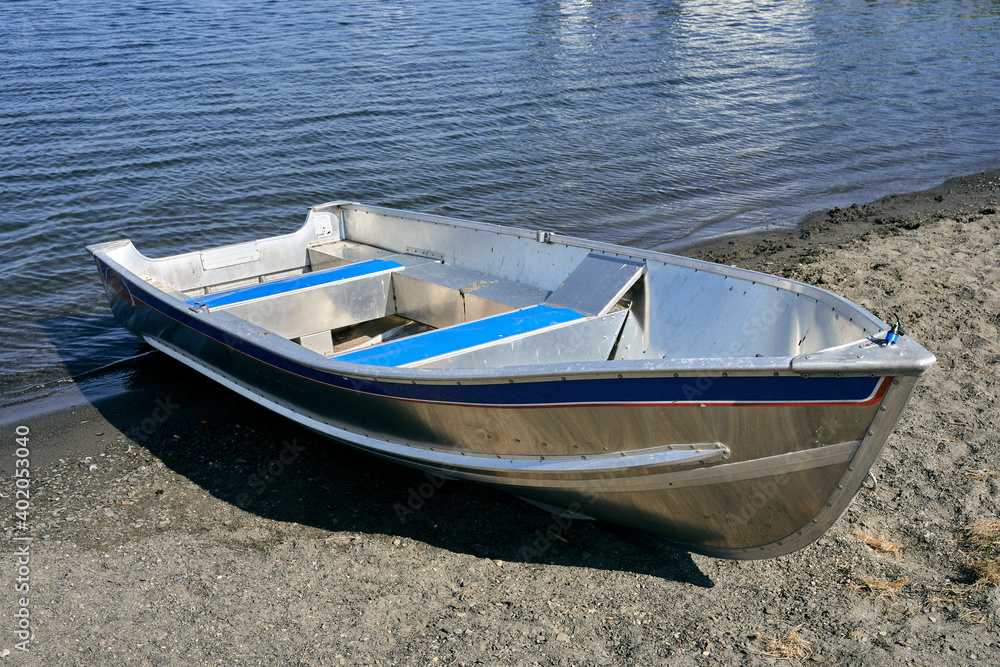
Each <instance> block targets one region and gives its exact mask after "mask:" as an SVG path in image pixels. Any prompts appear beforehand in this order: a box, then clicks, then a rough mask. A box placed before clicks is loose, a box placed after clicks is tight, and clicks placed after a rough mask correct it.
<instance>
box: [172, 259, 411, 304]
mask: <svg viewBox="0 0 1000 667" xmlns="http://www.w3.org/2000/svg"><path fill="white" fill-rule="evenodd" d="M402 268H403V265H402V264H400V263H398V262H394V261H391V260H385V259H372V260H368V261H366V262H358V263H356V264H347V265H344V266H338V267H335V268H332V269H323V270H321V271H312V272H310V273H303V274H302V275H299V276H291V277H289V278H280V279H278V280H272V281H270V282H266V283H259V284H256V285H248V286H246V287H237V288H235V289H231V290H226V291H224V292H216V293H215V294H206V295H204V296H197V297H192V298H190V299H187V300H186V303H188V304H191V305H199V306H208V307H209V308H221V307H223V306H232V305H234V304H237V303H244V302H247V301H253V300H256V299H263V298H266V297H271V296H275V295H278V294H285V293H287V292H293V291H297V290H304V289H308V288H311V287H319V286H322V285H328V284H330V283H334V282H338V281H341V280H347V279H349V278H358V277H361V276H370V275H374V274H377V273H384V272H387V271H394V270H397V269H402Z"/></svg>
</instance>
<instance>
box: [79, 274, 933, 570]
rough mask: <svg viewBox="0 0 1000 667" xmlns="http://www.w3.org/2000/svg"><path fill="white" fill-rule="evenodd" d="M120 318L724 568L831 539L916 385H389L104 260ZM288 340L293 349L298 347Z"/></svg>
mask: <svg viewBox="0 0 1000 667" xmlns="http://www.w3.org/2000/svg"><path fill="white" fill-rule="evenodd" d="M98 266H99V269H100V271H101V275H102V278H103V279H104V281H105V284H106V286H107V293H108V297H109V301H110V303H111V307H112V310H113V312H114V314H115V316H116V318H117V319H118V320H119V321H120V322H121V323H122V324H123V325H124V326H125V327H126V328H128V329H130V330H132V331H134V332H136V333H138V334H139V335H141V336H142V337H143V338H145V340H147V341H148V342H149V343H150V344H151V345H153V346H154V347H156V348H157V349H160V350H162V351H163V352H164V353H166V354H168V355H170V356H172V357H174V358H176V359H177V360H179V361H181V362H182V363H184V364H187V365H188V366H190V367H192V368H194V369H196V370H197V371H199V372H201V373H203V374H205V375H206V376H208V377H211V378H212V379H214V380H216V381H218V382H220V383H221V384H223V385H225V386H227V387H229V388H231V389H233V390H234V391H237V392H238V393H240V394H242V395H244V396H246V397H247V398H249V399H251V400H253V401H255V402H257V403H259V404H260V405H262V406H265V407H267V408H269V409H271V410H273V411H275V412H277V413H279V414H282V415H284V416H286V417H288V418H289V419H292V420H294V421H296V422H298V423H300V424H302V425H304V426H306V427H307V428H310V429H312V430H314V431H316V432H318V433H322V434H324V435H326V436H329V437H332V438H335V439H337V440H340V441H343V442H345V443H348V444H350V445H352V446H355V447H358V448H360V449H363V450H365V451H368V452H370V453H372V454H375V455H377V456H380V457H382V458H385V459H388V460H392V461H395V462H398V463H401V464H404V465H408V466H413V467H417V468H420V469H423V470H426V471H428V472H430V473H433V474H434V475H438V476H441V477H444V478H449V479H463V480H469V481H475V482H480V483H485V484H488V485H490V486H493V487H496V488H499V489H502V490H505V491H508V492H511V493H513V494H515V495H517V496H520V497H523V498H525V499H528V500H530V501H533V502H536V503H540V504H544V505H546V506H550V507H554V508H557V509H559V510H561V511H564V512H566V513H567V514H569V515H572V516H586V517H590V518H595V519H603V520H608V521H612V522H615V523H619V524H624V525H628V526H633V527H636V528H639V529H642V530H647V531H651V532H654V533H657V534H660V535H663V536H664V537H666V538H669V539H671V540H674V541H676V542H679V543H682V544H684V545H685V546H687V547H688V548H690V549H691V550H693V551H698V552H701V553H705V554H709V555H712V556H717V557H724V558H736V559H749V558H768V557H774V556H779V555H782V554H785V553H789V552H791V551H794V550H796V549H799V548H801V547H802V546H805V545H807V544H809V543H810V542H812V541H814V540H815V539H817V538H818V537H819V536H820V535H822V534H823V533H824V532H825V531H826V530H827V529H828V528H829V527H830V525H832V524H833V523H834V522H835V521H836V519H837V518H838V517H839V516H840V515H841V513H842V512H843V511H844V510H845V509H846V508H847V507H848V505H849V504H850V502H851V500H852V499H853V497H854V496H855V494H856V493H857V492H858V490H859V489H860V488H861V487H862V485H863V483H864V481H865V479H866V477H867V475H868V471H869V469H870V467H871V465H872V464H873V463H874V462H875V460H876V458H877V456H878V453H879V451H880V450H881V448H882V446H883V445H884V443H885V441H886V439H887V437H888V436H889V434H890V433H891V431H892V429H893V428H894V426H895V423H896V421H897V420H898V418H899V416H900V414H901V411H902V408H903V406H904V405H905V403H906V400H907V398H908V396H909V394H910V392H911V391H912V389H913V386H914V383H915V381H916V377H914V376H912V375H911V376H905V375H904V376H890V375H886V374H880V373H864V374H856V375H850V374H848V375H844V374H841V373H828V374H822V373H821V374H808V373H801V372H796V371H793V370H791V369H789V368H787V367H783V368H777V369H772V368H767V369H760V368H758V369H738V368H734V369H730V370H721V369H718V368H715V369H711V368H704V367H702V368H692V367H690V366H684V365H679V366H677V367H675V368H672V367H670V366H669V365H667V364H660V365H658V367H653V366H652V365H649V364H633V365H632V366H628V365H626V366H621V365H619V366H617V367H611V368H610V369H609V370H608V371H606V372H600V371H595V370H594V368H593V367H592V366H584V367H580V368H576V367H572V366H568V367H566V368H561V369H555V370H556V372H551V371H552V369H544V368H543V369H531V368H530V367H525V368H522V369H507V370H506V371H505V372H502V373H494V374H482V373H479V374H461V373H455V374H451V375H445V376H443V375H442V374H441V373H428V374H426V377H423V376H422V375H421V374H420V373H410V374H408V375H403V376H400V375H399V374H383V373H380V372H379V370H378V369H377V368H370V369H364V368H361V369H359V368H357V367H354V368H351V367H336V366H331V365H330V364H325V363H319V362H317V363H313V362H311V361H308V360H303V359H302V358H301V355H299V354H297V353H296V349H293V348H297V347H298V346H296V344H295V343H292V342H290V341H288V340H285V339H282V338H280V337H278V336H274V335H271V334H270V333H269V332H268V331H265V330H262V329H259V328H257V327H254V326H252V325H249V324H248V323H246V322H243V321H242V320H238V319H237V318H231V319H227V318H224V317H222V318H220V317H214V318H205V317H202V316H201V315H200V314H199V313H198V312H197V311H196V309H192V308H189V307H188V306H187V305H186V304H185V303H184V302H183V301H179V300H178V299H173V298H169V297H168V296H165V295H164V294H163V293H161V292H160V291H159V290H157V289H155V288H153V287H152V286H150V285H149V283H148V282H147V281H144V280H142V279H140V278H139V277H138V276H136V275H135V274H132V273H131V272H130V271H129V270H128V269H127V268H126V267H124V266H121V265H117V264H115V263H114V262H113V261H111V260H109V259H107V258H102V257H100V256H99V257H98ZM288 346H293V347H292V348H290V347H288Z"/></svg>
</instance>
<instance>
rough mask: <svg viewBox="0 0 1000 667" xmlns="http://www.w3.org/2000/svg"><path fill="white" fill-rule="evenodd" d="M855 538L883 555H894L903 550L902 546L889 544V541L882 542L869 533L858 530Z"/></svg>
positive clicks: (879, 538)
mask: <svg viewBox="0 0 1000 667" xmlns="http://www.w3.org/2000/svg"><path fill="white" fill-rule="evenodd" d="M856 537H857V538H858V539H859V540H861V541H862V542H864V543H865V544H867V545H868V546H870V547H871V548H872V549H874V550H875V551H880V552H882V553H884V554H891V553H895V552H897V551H899V550H900V549H902V548H903V545H902V544H896V543H895V542H890V541H889V540H883V539H882V538H881V537H875V536H874V535H872V534H871V533H868V532H865V531H863V530H859V531H858V533H857V535H856Z"/></svg>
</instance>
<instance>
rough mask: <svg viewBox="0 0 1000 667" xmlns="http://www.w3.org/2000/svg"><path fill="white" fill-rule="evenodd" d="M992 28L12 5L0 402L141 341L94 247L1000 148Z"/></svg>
mask: <svg viewBox="0 0 1000 667" xmlns="http://www.w3.org/2000/svg"><path fill="white" fill-rule="evenodd" d="M998 45H1000V3H997V2H959V1H952V2H933V1H927V2H895V3H891V4H890V3H871V2H860V1H857V2H852V1H848V0H841V1H829V2H824V1H818V0H816V1H800V2H795V1H790V2H776V3H756V2H755V3H729V2H726V3H721V2H720V3H711V2H684V1H676V2H643V1H639V0H622V1H611V0H607V1H603V2H596V1H595V2H583V1H578V2H531V1H526V0H525V1H520V2H515V1H513V0H498V1H491V2H485V1H479V2H477V1H475V0H473V1H471V2H470V1H468V0H463V1H462V2H457V1H452V0H423V1H420V2H403V1H398V2H380V1H365V2H361V1H359V0H339V1H338V2H336V3H332V2H330V3H323V2H312V1H309V0H304V1H300V2H295V3H291V2H254V1H252V0H249V1H248V0H241V1H240V2H235V1H232V2H230V1H225V0H223V1H217V2H212V1H208V2H202V1H199V2H189V3H184V2H168V1H162V2H143V3H133V2H115V3H106V2H84V1H80V2H72V1H71V2H64V3H51V2H36V1H24V2H0V63H2V65H0V204H2V206H0V254H2V266H3V272H2V276H3V277H2V281H3V282H2V284H3V297H2V298H3V302H2V303H3V308H2V311H0V367H2V370H0V406H2V405H4V404H5V403H7V404H9V403H10V402H11V401H16V400H21V399H22V398H23V397H24V396H25V395H29V394H31V392H33V391H38V390H37V389H29V388H31V387H34V386H36V385H39V384H44V385H51V384H52V383H53V382H54V381H57V380H58V379H59V378H63V377H67V376H74V377H77V378H79V377H81V376H83V375H85V374H86V373H87V372H88V371H91V370H93V369H97V368H100V367H102V366H105V365H107V364H110V363H114V362H116V361H119V360H122V359H126V358H128V357H130V356H133V355H135V354H136V352H137V351H139V350H140V349H141V348H140V347H139V345H138V344H137V341H136V339H134V338H133V337H132V336H131V335H129V334H127V333H125V332H124V331H120V330H119V328H118V327H117V325H116V324H115V323H114V321H113V320H112V319H111V317H110V315H109V312H108V309H107V305H106V303H105V299H104V295H103V292H102V290H101V289H100V288H99V287H98V281H97V275H96V271H95V270H94V268H93V263H92V261H91V260H90V258H89V256H88V255H87V254H86V252H85V251H84V249H83V246H84V245H85V244H87V243H90V242H96V241H106V240H113V239H117V238H121V237H129V238H131V239H132V240H133V241H135V243H136V245H137V246H138V247H139V248H140V249H141V250H143V251H144V252H146V253H147V254H153V255H163V254H169V253H173V252H177V251H181V250H190V249H197V248H205V247H211V246H215V245H220V244H223V243H229V242H234V241H238V240H244V239H249V238H254V237H260V236H264V235H271V234H274V233H278V232H282V231H288V230H290V229H292V228H294V227H296V226H298V225H299V224H300V223H301V221H302V219H303V217H304V214H305V208H306V206H308V205H310V204H316V203H320V202H323V201H327V200H330V199H335V198H347V199H353V200H357V201H363V202H366V203H375V204H384V205H389V206H394V207H402V208H409V209H413V210H419V211H425V212H432V213H441V214H446V215H455V216H459V217H467V218H472V219H477V220H482V221H487V222H499V223H502V224H516V225H520V226H527V227H529V228H538V227H543V228H547V229H553V230H557V231H560V232H564V233H571V234H574V235H577V236H584V237H590V238H596V239H599V240H604V241H611V242H617V243H625V244H631V245H635V246H640V247H644V248H659V249H665V248H670V247H671V246H672V245H675V244H677V243H678V242H684V241H685V240H690V239H691V238H694V237H697V236H704V235H715V234H721V233H726V232H729V231H732V230H736V229H741V228H753V227H758V226H762V225H767V224H791V223H794V222H795V221H796V220H797V219H798V218H799V217H800V216H801V215H802V214H804V213H806V212H809V211H811V210H816V209H821V208H824V207H828V206H832V205H835V204H836V205H844V204H850V203H852V202H854V201H865V200H870V199H873V198H875V197H877V196H879V195H882V194H886V193H888V192H891V191H900V190H911V189H916V188H919V187H924V186H929V185H933V184H935V183H937V182H939V181H941V180H943V179H944V178H946V177H948V176H951V175H956V174H958V173H965V172H971V171H977V170H980V169H985V168H993V167H996V166H998V164H1000V46H998ZM26 389H28V391H27V394H26V393H25V390H26Z"/></svg>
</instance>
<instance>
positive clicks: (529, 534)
mask: <svg viewBox="0 0 1000 667" xmlns="http://www.w3.org/2000/svg"><path fill="white" fill-rule="evenodd" d="M53 324H54V323H53ZM65 334H66V332H65V331H63V332H62V338H61V339H60V340H62V344H65V345H72V344H73V342H72V340H71V338H72V336H70V337H68V338H67V337H66V336H65ZM144 347H145V346H141V347H140V348H139V351H142V349H143V348H144ZM69 356H70V355H64V358H65V359H68V358H69ZM68 364H69V365H72V362H68ZM68 370H69V371H70V374H71V376H73V377H74V379H78V380H79V382H78V386H79V388H80V389H81V391H82V392H83V394H84V396H85V397H87V398H88V399H89V400H90V401H91V403H92V404H93V405H94V406H95V407H96V408H97V409H98V410H99V411H100V413H101V415H102V416H103V417H104V418H105V419H106V420H107V421H108V422H109V423H110V424H111V425H112V426H114V427H115V428H117V429H118V430H119V431H121V432H122V433H123V434H125V435H126V436H127V437H128V438H129V439H130V440H131V441H133V442H135V443H137V444H139V445H141V446H143V447H145V448H147V449H148V450H149V451H150V453H151V454H153V455H154V456H155V457H157V458H158V459H160V460H161V461H162V462H163V463H164V464H165V465H166V466H168V467H169V468H170V469H171V470H172V471H173V472H175V473H177V474H179V475H183V476H184V477H186V478H187V479H189V480H191V481H192V482H194V483H196V484H198V485H199V486H200V487H202V488H203V489H205V491H207V492H208V493H210V494H211V495H212V496H214V497H216V498H218V499H219V500H221V501H223V502H225V503H228V504H230V505H233V506H234V507H237V508H240V509H241V510H244V511H246V512H249V513H251V514H254V515H257V516H260V517H264V518H267V519H272V520H275V521H282V522H295V523H299V524H302V525H306V526H312V527H315V528H318V529H321V530H329V531H335V532H356V533H363V534H369V535H386V536H393V537H400V538H409V539H413V540H417V541H420V542H424V543H426V544H430V545H434V546H436V547H439V548H442V549H446V550H449V551H453V552H459V553H466V554H470V555H473V556H476V557H479V558H491V559H494V560H502V561H507V562H521V563H539V564H551V565H563V566H569V567H586V568H596V569H602V570H613V571H626V572H634V573H642V574H648V575H652V576H656V577H660V578H663V579H667V580H672V581H679V582H683V583H689V584H692V585H696V586H700V587H712V586H714V584H713V582H712V581H711V579H709V577H707V576H706V575H705V574H704V573H703V572H702V571H701V570H700V569H699V568H698V566H697V565H696V564H695V562H694V561H693V559H692V555H691V553H690V552H688V551H686V550H684V549H680V548H678V547H676V546H674V545H672V544H670V543H669V542H666V541H664V540H662V539H660V538H657V537H655V536H651V535H648V534H645V533H642V532H641V531H636V530H631V529H628V528H624V527H622V526H617V525H613V524H607V523H603V522H594V521H587V520H579V519H570V518H564V517H561V516H557V515H554V514H550V513H548V512H546V511H545V510H542V509H540V508H538V507H535V506H533V505H530V504H528V503H526V502H524V501H522V500H520V499H518V498H515V497H513V496H511V495H509V494H507V493H503V492H500V491H497V490H494V489H490V488H488V487H485V486H482V485H478V484H473V483H469V482H463V481H455V480H445V479H443V478H440V477H435V476H433V475H430V474H428V473H424V472H422V471H419V470H414V469H411V468H407V467H404V466H400V465H397V464H394V463H391V462H387V461H383V460H381V459H378V458H376V457H373V456H370V455H368V454H364V453H362V452H359V451H356V450H354V449H352V448H351V447H348V446H346V445H343V444H340V443H337V442H335V441H333V440H330V439H327V438H325V437H323V436H319V435H317V434H315V433H313V432H311V431H308V430H307V429H305V428H303V427H301V426H299V425H297V424H295V423H294V422H292V421H290V420H287V419H285V418H283V417H280V416H278V415H275V414H273V413H271V412H270V411H268V410H265V409H263V408H261V407H259V406H257V405H255V404H254V403H252V402H250V401H249V400H247V399H244V398H242V397H240V396H239V395H237V394H235V393H233V392H230V391H228V390H226V389H224V388H222V387H219V386H218V385H216V384H215V383H214V382H212V381H210V380H208V379H206V378H204V377H202V376H201V375H199V374H197V373H195V372H194V371H191V370H189V369H188V368H186V367H184V366H183V365H181V364H179V363H178V362H176V361H174V360H172V359H170V358H168V357H166V356H165V355H162V354H160V353H159V352H155V351H150V352H149V353H148V354H140V355H139V356H138V357H136V358H135V359H133V360H132V361H130V362H125V363H123V364H118V365H117V366H116V368H115V369H114V373H115V374H117V378H115V379H112V380H109V379H108V378H107V377H99V378H95V377H94V374H93V373H92V372H89V371H88V370H87V369H84V368H69V369H68ZM115 382H117V383H118V384H119V385H120V386H119V389H118V392H117V393H110V394H109V390H108V387H109V385H114V384H115ZM150 493H153V491H152V490H151V491H150Z"/></svg>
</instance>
